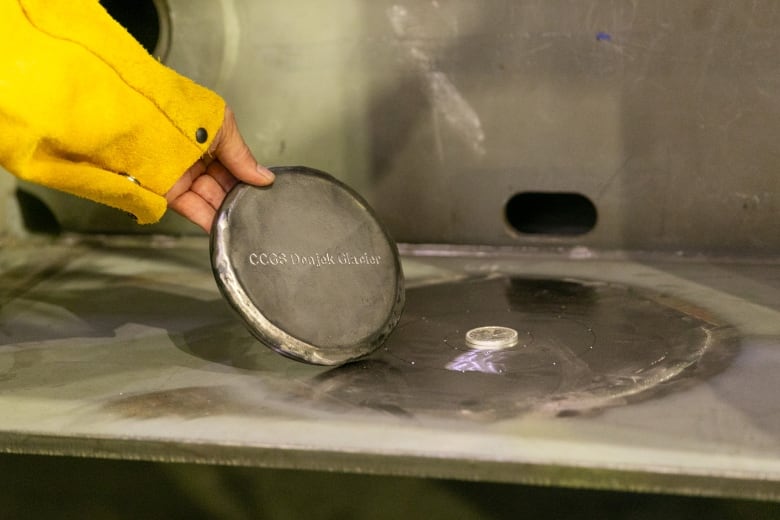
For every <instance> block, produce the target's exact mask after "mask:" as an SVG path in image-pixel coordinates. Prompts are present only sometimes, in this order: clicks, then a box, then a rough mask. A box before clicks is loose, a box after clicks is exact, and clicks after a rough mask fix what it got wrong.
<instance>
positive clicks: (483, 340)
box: [466, 325, 518, 350]
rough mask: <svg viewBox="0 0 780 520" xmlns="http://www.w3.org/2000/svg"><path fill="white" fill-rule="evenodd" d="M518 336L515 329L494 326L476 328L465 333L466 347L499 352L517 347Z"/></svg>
mask: <svg viewBox="0 0 780 520" xmlns="http://www.w3.org/2000/svg"><path fill="white" fill-rule="evenodd" d="M517 341H518V335H517V331H516V330H515V329H510V328H509V327H499V326H495V325H491V326H487V327H477V328H476V329H471V330H470V331H468V332H467V333H466V345H467V346H469V347H471V348H476V349H482V350H501V349H505V348H511V347H514V346H515V345H517Z"/></svg>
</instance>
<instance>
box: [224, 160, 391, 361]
mask: <svg viewBox="0 0 780 520" xmlns="http://www.w3.org/2000/svg"><path fill="white" fill-rule="evenodd" d="M272 170H273V171H274V173H275V174H276V181H275V182H274V183H273V184H272V185H271V186H268V187H255V186H250V185H247V184H239V185H238V186H236V187H235V188H234V189H233V190H232V191H231V192H230V193H229V194H228V196H227V197H226V198H225V201H224V202H223V204H222V206H221V208H220V209H219V211H218V213H217V217H216V219H215V222H214V227H213V228H212V234H211V262H212V268H213V270H214V275H215V278H216V281H217V285H218V286H219V288H220V290H221V291H222V294H223V295H224V296H225V298H226V299H227V300H228V302H230V304H231V305H232V306H233V308H234V309H235V310H236V311H238V314H239V315H240V316H241V317H242V318H243V319H244V321H245V322H246V324H247V326H248V327H249V330H250V331H251V332H252V333H253V334H254V335H255V337H257V338H258V339H260V340H261V341H262V342H263V343H265V344H266V345H268V346H269V347H271V348H273V349H274V350H276V351H278V352H280V353H281V354H284V355H286V356H289V357H291V358H294V359H298V360H300V361H305V362H308V363H315V364H321V365H337V364H341V363H345V362H347V361H351V360H354V359H357V358H360V357H362V356H364V355H366V354H369V353H370V352H372V351H373V350H375V349H376V348H377V347H379V346H380V345H381V344H382V343H383V342H384V340H385V339H386V338H387V336H388V335H389V334H390V332H391V331H392V330H393V328H394V327H395V325H396V324H397V323H398V319H399V318H400V314H401V310H402V307H403V302H404V288H403V274H402V271H401V265H400V262H399V258H398V250H397V248H396V246H395V243H394V242H393V241H392V239H391V238H390V237H389V235H388V234H387V232H386V231H385V229H384V228H383V226H382V225H381V223H380V222H379V221H378V220H377V219H376V217H375V216H374V213H373V212H372V211H371V209H370V208H369V207H368V205H367V204H366V202H365V201H364V200H363V199H361V198H360V196H359V195H357V194H356V193H355V192H354V191H352V190H351V189H350V188H349V187H347V186H346V185H344V184H343V183H341V182H339V181H338V180H336V179H334V178H333V177H331V176H330V175H328V174H326V173H323V172H320V171H317V170H313V169H310V168H304V167H283V168H272Z"/></svg>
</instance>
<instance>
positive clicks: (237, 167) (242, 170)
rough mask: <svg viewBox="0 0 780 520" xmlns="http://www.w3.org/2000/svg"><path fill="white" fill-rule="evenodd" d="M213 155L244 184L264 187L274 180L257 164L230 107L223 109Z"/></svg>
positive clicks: (265, 169)
mask: <svg viewBox="0 0 780 520" xmlns="http://www.w3.org/2000/svg"><path fill="white" fill-rule="evenodd" d="M214 155H215V156H216V157H217V158H218V159H219V161H220V162H221V163H222V164H223V165H224V166H225V167H226V168H227V169H228V170H229V171H230V172H231V173H232V174H233V175H235V176H236V177H237V178H238V179H240V180H242V181H244V182H247V183H249V184H255V185H258V186H265V185H267V184H271V183H272V182H273V180H274V174H273V173H271V171H270V170H268V169H267V168H264V167H262V166H260V165H259V164H257V160H255V158H254V156H253V155H252V152H251V150H249V146H247V144H246V142H245V141H244V139H243V137H241V134H240V133H239V131H238V125H237V124H236V119H235V116H234V115H233V111H232V110H231V109H230V107H225V121H224V123H223V124H222V128H221V130H220V136H219V139H217V145H216V148H215V149H214Z"/></svg>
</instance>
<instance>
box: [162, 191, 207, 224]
mask: <svg viewBox="0 0 780 520" xmlns="http://www.w3.org/2000/svg"><path fill="white" fill-rule="evenodd" d="M169 206H170V208H171V209H172V210H174V211H175V212H177V213H179V214H180V215H182V216H183V217H185V218H187V219H188V220H190V221H192V222H194V223H195V224H197V225H198V226H200V227H201V228H202V229H203V230H204V231H205V232H206V233H210V232H211V224H212V223H213V222H214V215H215V214H216V211H215V210H214V208H213V207H212V206H211V205H210V204H209V203H208V202H206V201H205V200H204V199H202V198H201V197H200V196H199V195H198V194H197V193H194V192H192V191H188V192H187V193H185V194H183V195H181V196H180V197H178V198H177V199H176V200H174V201H173V202H171V203H170V205H169Z"/></svg>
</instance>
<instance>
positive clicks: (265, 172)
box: [257, 164, 276, 182]
mask: <svg viewBox="0 0 780 520" xmlns="http://www.w3.org/2000/svg"><path fill="white" fill-rule="evenodd" d="M257 173H259V174H260V175H261V176H262V177H263V178H264V179H265V180H267V181H268V182H273V181H274V179H275V178H276V176H275V175H274V173H273V172H272V171H271V170H269V169H268V168H266V167H264V166H260V165H259V164H258V165H257Z"/></svg>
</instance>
